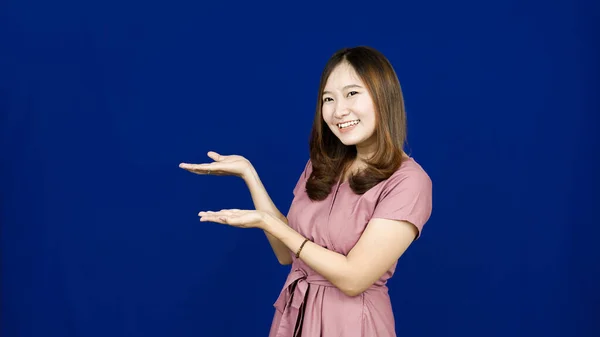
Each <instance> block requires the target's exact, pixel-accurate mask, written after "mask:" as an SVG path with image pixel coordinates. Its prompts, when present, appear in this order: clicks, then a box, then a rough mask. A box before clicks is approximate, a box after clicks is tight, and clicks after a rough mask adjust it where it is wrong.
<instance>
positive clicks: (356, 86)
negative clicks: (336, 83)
mask: <svg viewBox="0 0 600 337" xmlns="http://www.w3.org/2000/svg"><path fill="white" fill-rule="evenodd" d="M350 88H360V89H362V88H363V87H361V86H360V85H358V84H348V85H347V86H345V87H343V88H342V90H347V89H350ZM324 94H331V92H329V91H323V95H324Z"/></svg>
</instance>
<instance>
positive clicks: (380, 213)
mask: <svg viewBox="0 0 600 337" xmlns="http://www.w3.org/2000/svg"><path fill="white" fill-rule="evenodd" d="M431 209H432V182H431V179H430V178H429V176H428V175H427V173H425V172H424V171H422V170H416V169H411V170H409V171H408V172H402V173H401V174H395V175H393V176H392V177H390V178H389V179H388V181H387V183H386V184H385V186H384V187H383V190H382V193H381V194H380V197H379V200H378V202H377V205H376V206H375V211H374V213H373V216H372V217H373V218H383V219H390V220H400V221H408V222H410V223H411V224H413V225H414V226H415V227H417V230H418V234H417V237H416V238H415V239H417V238H419V237H420V236H421V231H422V230H423V226H424V225H425V223H426V222H427V221H428V220H429V217H430V216H431Z"/></svg>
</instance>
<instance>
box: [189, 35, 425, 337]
mask: <svg viewBox="0 0 600 337" xmlns="http://www.w3.org/2000/svg"><path fill="white" fill-rule="evenodd" d="M405 138H406V117H405V112H404V102H403V96H402V91H401V88H400V83H399V82H398V78H397V76H396V73H395V71H394V69H393V68H392V66H391V64H390V63H389V61H388V60H387V59H386V58H385V57H384V56H383V55H382V54H381V53H380V52H378V51H376V50H374V49H372V48H369V47H356V48H348V49H343V50H340V51H338V52H336V53H335V54H334V55H333V56H332V57H331V58H330V60H329V61H328V63H327V64H326V66H325V69H324V71H323V73H322V77H321V83H320V88H319V92H318V104H317V108H316V114H315V118H314V123H313V128H312V133H311V140H310V160H309V161H308V162H307V164H306V167H305V168H304V172H303V173H302V175H301V176H300V178H299V180H298V182H297V184H296V186H295V188H294V199H293V202H292V205H291V206H290V210H289V212H288V216H287V218H286V217H285V216H284V215H282V214H281V213H280V212H279V210H278V209H277V208H276V207H275V205H274V204H273V202H272V200H271V198H270V197H269V195H268V194H267V192H266V191H265V188H264V187H263V185H262V183H261V181H260V179H259V177H258V174H257V173H256V171H255V170H254V168H253V166H252V164H251V163H250V162H249V161H248V160H246V159H245V158H243V157H241V156H237V155H231V156H222V155H219V154H218V153H215V152H209V153H208V156H209V157H210V158H211V159H213V160H214V162H212V163H207V164H186V163H182V164H180V167H181V168H183V169H186V170H188V171H191V172H194V173H197V174H217V175H237V176H239V177H242V178H243V179H244V181H245V182H246V184H247V186H248V188H249V189H250V192H251V195H252V199H253V201H254V205H255V207H256V210H236V209H233V210H221V211H218V212H200V213H199V214H198V215H199V216H200V221H211V222H217V223H221V224H227V225H231V226H236V227H245V228H260V229H262V230H263V231H264V232H265V234H266V236H267V238H268V240H269V242H270V244H271V246H272V247H273V251H274V253H275V255H276V256H277V259H278V260H279V262H280V263H281V264H291V265H292V267H291V271H290V273H289V276H288V278H287V281H286V282H285V285H284V287H283V290H282V291H281V295H280V296H279V298H278V299H277V301H276V302H275V304H274V306H275V308H276V310H275V315H274V318H273V323H272V326H271V331H270V334H269V336H270V337H288V336H290V337H291V336H305V337H318V336H323V337H329V336H332V337H333V336H345V337H352V336H379V337H385V336H395V328H394V316H393V312H392V306H391V303H390V298H389V296H388V290H387V286H386V282H387V280H388V279H389V278H390V277H391V276H392V274H393V273H394V271H395V267H396V264H397V261H398V259H399V258H400V256H401V255H402V254H403V253H404V251H405V250H406V249H407V248H408V247H409V245H410V244H411V243H412V242H413V241H414V240H415V239H417V238H418V237H419V235H420V233H421V230H422V228H423V225H424V224H425V223H426V222H427V220H428V219H429V216H430V214H431V208H432V183H431V180H430V178H429V176H428V175H427V173H426V172H425V171H424V170H423V168H422V167H421V166H420V165H419V164H418V163H417V162H416V161H415V160H414V159H413V158H411V157H409V156H408V155H407V154H406V153H405V152H404V151H403V147H404V142H405Z"/></svg>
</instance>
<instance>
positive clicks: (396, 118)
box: [306, 46, 406, 200]
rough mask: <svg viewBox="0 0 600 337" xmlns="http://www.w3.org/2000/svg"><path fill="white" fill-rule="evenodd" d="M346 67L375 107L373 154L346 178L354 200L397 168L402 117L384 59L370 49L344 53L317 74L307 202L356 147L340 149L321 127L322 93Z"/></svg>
mask: <svg viewBox="0 0 600 337" xmlns="http://www.w3.org/2000/svg"><path fill="white" fill-rule="evenodd" d="M342 62H347V63H348V64H350V65H351V66H352V68H353V69H354V71H356V73H357V74H358V76H359V77H360V79H361V80H362V81H363V82H364V83H365V85H366V87H367V90H368V91H369V94H370V95H371V97H372V99H373V105H374V107H375V120H376V128H375V133H374V135H375V137H376V141H377V150H376V152H375V154H374V155H373V156H372V157H371V158H370V159H369V160H368V161H366V164H367V167H366V168H365V169H363V170H362V171H361V172H360V173H358V174H355V175H353V176H351V177H350V178H349V183H350V187H351V188H352V190H353V191H354V192H355V193H356V194H363V193H365V192H366V191H368V190H369V189H370V188H371V187H373V186H375V185H377V184H378V183H380V182H381V181H383V180H385V179H387V178H389V177H390V176H391V175H392V174H393V173H394V172H395V171H396V170H397V169H398V168H399V167H400V165H401V163H402V154H403V147H404V142H405V140H406V114H405V112H404V99H403V96H402V89H401V87H400V82H399V81H398V77H397V75H396V72H395V71H394V68H393V67H392V65H391V64H390V62H389V61H388V59H387V58H386V57H385V56H384V55H383V54H382V53H380V52H379V51H377V50H375V49H373V48H371V47H365V46H360V47H354V48H344V49H341V50H339V51H337V52H336V53H335V54H333V55H332V56H331V58H330V59H329V61H328V62H327V64H326V65H325V68H324V69H323V72H322V74H321V82H320V85H319V93H318V99H317V109H316V113H315V118H314V121H313V126H312V130H311V135H310V142H309V146H310V159H311V164H312V173H311V175H310V177H309V179H308V180H307V182H306V192H307V194H308V196H309V198H310V199H311V200H323V199H325V198H326V197H327V195H329V193H330V192H331V187H332V186H333V185H334V184H335V183H336V182H337V181H338V180H339V178H340V177H341V176H342V174H343V173H344V172H345V170H346V169H347V168H348V166H349V165H350V164H351V163H352V162H353V161H354V159H355V158H356V147H355V146H346V145H344V144H343V143H342V142H341V141H340V140H339V139H338V138H337V137H336V136H335V135H334V134H333V132H332V131H331V130H330V129H329V127H328V126H327V124H326V123H324V121H323V109H322V105H323V90H324V88H325V84H326V82H327V79H328V78H329V76H330V75H331V72H332V71H333V70H334V69H335V67H337V66H338V65H339V64H340V63H342Z"/></svg>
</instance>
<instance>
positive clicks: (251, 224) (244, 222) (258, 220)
mask: <svg viewBox="0 0 600 337" xmlns="http://www.w3.org/2000/svg"><path fill="white" fill-rule="evenodd" d="M198 216H200V221H202V222H205V221H210V222H216V223H221V224H225V225H230V226H235V227H240V228H263V227H264V225H265V220H266V217H267V216H268V215H267V214H266V213H265V212H262V211H256V210H239V209H224V210H220V211H218V212H200V213H198Z"/></svg>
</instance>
